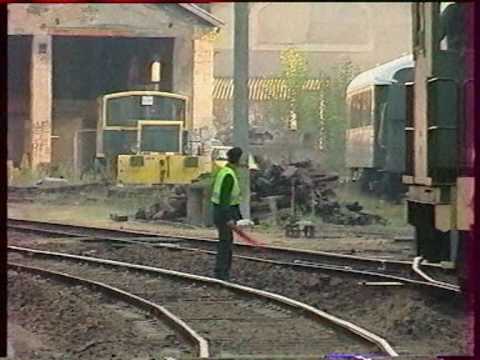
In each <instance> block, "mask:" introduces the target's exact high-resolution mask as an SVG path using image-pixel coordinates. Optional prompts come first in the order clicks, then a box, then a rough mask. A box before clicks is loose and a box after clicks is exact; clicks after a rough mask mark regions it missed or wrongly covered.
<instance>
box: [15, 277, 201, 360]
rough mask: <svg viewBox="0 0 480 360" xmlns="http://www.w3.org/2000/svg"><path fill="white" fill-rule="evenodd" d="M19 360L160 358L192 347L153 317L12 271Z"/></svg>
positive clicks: (182, 353) (88, 292)
mask: <svg viewBox="0 0 480 360" xmlns="http://www.w3.org/2000/svg"><path fill="white" fill-rule="evenodd" d="M8 295H9V299H8V314H9V315H8V316H9V319H8V320H9V342H10V348H11V351H12V352H13V354H12V353H11V354H10V356H11V357H12V358H15V359H136V360H147V359H148V360H150V359H156V358H158V359H160V358H164V357H166V356H179V355H180V356H191V351H192V349H190V346H188V345H185V343H184V341H183V340H181V339H180V338H178V336H177V335H175V333H174V332H173V331H172V330H170V329H169V328H168V327H167V326H166V325H165V324H163V323H162V322H160V321H159V320H157V319H155V318H152V316H151V315H149V314H147V313H145V312H143V311H141V310H138V309H137V308H135V307H132V306H130V305H127V304H125V303H122V302H116V301H112V300H111V299H109V298H107V297H105V296H103V295H101V294H99V293H96V292H93V291H91V290H89V289H88V288H84V287H81V286H75V287H72V286H68V285H65V284H63V283H60V282H57V281H52V280H46V279H45V278H43V277H39V276H35V275H32V274H28V273H23V272H16V271H12V270H10V271H9V272H8Z"/></svg>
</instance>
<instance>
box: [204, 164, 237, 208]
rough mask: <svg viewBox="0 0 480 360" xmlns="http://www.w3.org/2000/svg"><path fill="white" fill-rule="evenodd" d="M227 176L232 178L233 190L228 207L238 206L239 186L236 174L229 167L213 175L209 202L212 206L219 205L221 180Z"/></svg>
mask: <svg viewBox="0 0 480 360" xmlns="http://www.w3.org/2000/svg"><path fill="white" fill-rule="evenodd" d="M227 175H232V177H233V188H232V195H231V197H230V205H240V201H241V198H240V184H239V182H238V178H237V174H236V173H235V171H234V170H233V169H232V168H231V167H229V166H224V167H222V168H221V169H220V170H218V172H217V174H216V175H215V182H214V183H213V191H212V197H211V199H210V200H211V201H212V202H213V203H214V204H217V205H219V204H220V192H221V191H222V184H223V180H224V179H225V176H227Z"/></svg>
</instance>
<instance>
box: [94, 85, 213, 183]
mask: <svg viewBox="0 0 480 360" xmlns="http://www.w3.org/2000/svg"><path fill="white" fill-rule="evenodd" d="M186 102H187V98H186V97H184V96H182V95H178V94H172V93H165V92H160V91H150V90H148V91H147V90H145V91H125V92H119V93H113V94H107V95H104V96H102V97H101V99H100V101H99V117H98V126H97V160H99V161H101V162H102V163H103V166H104V167H105V169H106V171H107V176H108V177H109V178H110V179H116V180H117V181H119V182H122V183H124V184H139V185H140V184H141V185H143V184H145V185H148V184H155V183H188V182H190V181H191V179H192V178H195V177H197V176H198V173H200V172H202V171H203V170H202V169H203V167H205V164H204V162H205V161H204V160H205V159H204V158H203V157H193V156H186V155H185V154H186V152H187V149H186V146H187V141H186V140H187V139H186V134H187V131H188V130H189V129H188V123H187V122H186V116H185V114H186V105H187V104H186ZM200 163H201V164H200Z"/></svg>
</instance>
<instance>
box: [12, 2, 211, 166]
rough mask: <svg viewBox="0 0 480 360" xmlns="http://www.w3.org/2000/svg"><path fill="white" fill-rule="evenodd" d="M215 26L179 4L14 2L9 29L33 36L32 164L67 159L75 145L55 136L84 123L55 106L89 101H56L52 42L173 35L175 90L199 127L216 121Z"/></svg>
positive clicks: (92, 78)
mask: <svg viewBox="0 0 480 360" xmlns="http://www.w3.org/2000/svg"><path fill="white" fill-rule="evenodd" d="M212 31H215V28H214V27H213V26H211V25H208V24H207V23H206V22H204V21H203V20H199V18H197V17H196V16H195V15H193V14H192V13H190V12H188V11H186V10H184V9H182V8H181V7H180V6H178V5H177V4H160V5H159V4H151V5H148V4H134V5H132V4H124V5H110V4H69V5H60V4H55V5H46V4H10V5H9V6H8V34H9V35H33V41H32V43H33V46H32V51H31V53H30V54H27V56H30V57H31V63H32V72H31V73H32V76H31V79H30V81H29V83H30V86H31V99H32V101H31V111H30V113H31V114H32V116H31V119H29V120H28V121H27V123H31V128H32V133H31V136H29V137H30V142H31V144H30V147H31V160H32V165H33V166H37V165H39V164H41V163H50V162H51V161H52V159H53V160H55V159H62V161H63V160H65V159H64V158H65V157H66V155H65V154H67V153H66V152H64V151H63V149H64V148H65V147H70V145H71V141H67V142H66V143H65V142H64V141H63V140H62V141H56V144H55V136H62V135H63V138H66V136H65V134H62V132H65V131H69V130H68V129H70V128H71V127H72V126H73V128H75V129H77V128H78V126H80V125H79V124H80V123H82V122H81V121H80V120H78V119H77V118H78V114H77V116H74V115H75V114H71V113H69V112H64V113H62V114H58V111H55V112H53V111H52V109H53V108H55V109H56V110H58V109H59V108H61V107H62V106H60V105H61V103H62V101H67V102H68V101H75V100H78V101H79V102H81V101H84V100H85V99H80V98H77V99H75V98H68V99H66V98H62V99H61V101H60V102H59V103H58V104H57V100H58V99H57V98H56V95H55V91H52V88H53V87H52V84H53V82H54V81H55V79H54V76H56V73H55V71H54V69H55V63H56V62H57V59H56V56H55V54H52V52H53V51H52V48H53V45H52V44H53V43H55V39H56V38H58V37H65V36H68V37H69V38H70V39H72V42H71V47H72V49H75V42H76V40H78V39H85V37H90V38H92V37H93V38H97V39H101V38H104V39H105V38H129V39H131V40H132V41H135V39H145V38H150V39H152V41H155V39H159V41H161V39H165V38H170V39H174V42H173V51H172V52H173V54H172V56H171V58H170V59H171V60H170V61H171V62H172V63H173V69H172V66H171V65H172V64H168V65H170V66H169V67H170V69H171V70H170V71H171V74H169V75H171V76H170V77H169V78H171V84H172V91H173V92H176V93H179V94H181V95H185V96H187V97H188V99H189V103H188V108H187V123H188V125H189V126H190V127H192V128H196V127H205V126H207V127H211V125H212V124H211V123H212V107H213V105H212V100H211V95H209V94H211V87H212V84H213V52H212V50H211V44H209V42H210V41H211V40H210V39H209V38H208V37H207V38H205V36H206V35H208V34H210V33H211V32H212ZM139 41H140V40H139ZM69 46H70V45H69ZM152 51H153V50H152ZM93 55H94V54H92V56H93ZM107 55H108V54H107ZM112 56H113V55H112ZM115 56H118V55H115ZM122 57H124V54H123V53H122ZM172 58H173V60H172ZM95 71H97V72H98V71H101V70H99V69H96V70H95ZM87 72H88V71H87ZM75 73H76V72H73V74H72V72H69V76H75ZM79 76H81V77H82V78H84V80H82V81H86V82H88V81H90V82H94V81H98V79H97V77H96V76H95V72H94V71H92V72H91V73H90V74H89V75H88V76H86V75H85V74H82V75H79ZM77 80H78V79H77ZM67 83H68V82H67ZM81 84H83V83H81ZM77 87H78V86H77ZM205 94H208V95H205ZM97 95H101V94H93V95H92V96H91V99H90V100H91V101H94V99H95V96H97ZM197 97H198V98H197ZM57 105H59V106H57ZM73 107H75V105H73ZM52 117H53V118H54V119H53V120H55V119H57V120H58V119H62V121H61V123H62V125H61V126H58V127H56V126H55V123H57V124H60V122H59V121H57V122H55V121H52ZM65 121H66V122H69V121H71V122H72V124H71V125H72V126H64V125H65V124H63V123H64V122H65ZM89 127H91V126H90V125H89ZM62 129H63V130H62ZM65 129H67V130H65ZM52 135H53V136H54V137H53V140H52ZM67 137H68V136H67ZM52 142H53V152H55V151H57V152H62V154H52ZM59 149H60V150H59ZM26 152H29V151H28V150H26ZM67 157H68V156H67Z"/></svg>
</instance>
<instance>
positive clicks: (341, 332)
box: [9, 246, 397, 357]
mask: <svg viewBox="0 0 480 360" xmlns="http://www.w3.org/2000/svg"><path fill="white" fill-rule="evenodd" d="M9 252H11V254H10V255H9V259H10V261H11V262H12V263H10V264H9V266H11V267H13V268H16V269H17V270H24V271H33V272H36V273H40V274H42V275H46V276H55V277H57V278H58V277H60V278H61V279H62V280H67V281H69V282H71V281H73V282H77V283H78V282H82V283H84V284H87V285H89V286H94V287H95V288H97V289H98V288H100V289H102V291H107V292H109V293H114V294H116V296H122V297H123V298H124V299H127V300H128V301H129V302H134V303H136V304H137V305H140V306H142V307H145V308H147V309H149V310H150V311H152V312H154V313H156V314H161V315H162V316H166V317H167V318H168V319H169V321H170V322H171V323H172V324H174V325H175V326H176V328H177V329H179V331H180V332H181V333H182V335H183V336H184V337H185V338H187V339H190V343H193V344H195V346H196V348H197V351H198V355H199V356H200V357H208V356H227V357H228V356H237V355H239V356H243V355H245V356H248V355H265V356H266V355H268V356H275V355H277V354H278V355H292V356H293V355H294V356H297V357H298V356H305V355H317V356H318V354H328V353H331V352H338V351H344V352H350V353H357V354H358V353H363V354H368V353H369V354H372V353H376V354H378V355H389V356H397V353H396V352H395V350H394V349H393V348H392V347H391V346H390V344H389V343H388V342H387V341H386V340H385V339H383V338H381V337H379V336H377V335H375V334H373V333H371V332H369V331H367V330H365V329H362V328H360V327H358V326H356V325H354V324H352V323H349V322H347V321H344V320H341V319H339V318H336V317H334V316H332V315H330V314H327V313H326V312H324V311H320V310H318V309H316V308H314V307H311V306H309V305H306V304H304V303H301V302H298V301H295V300H293V299H290V298H287V297H284V296H280V295H277V294H274V293H271V292H267V291H262V290H257V289H253V288H250V287H246V286H241V285H237V284H233V283H229V282H224V281H220V280H216V279H212V278H207V277H203V276H198V275H193V274H187V273H182V272H177V271H172V270H166V269H161V268H156V267H150V266H142V265H138V264H132V263H126V262H119V261H112V260H107V259H101V258H92V257H86V256H79V255H73V254H66V253H58V252H51V251H41V250H35V249H29V248H20V247H13V246H10V247H9ZM13 262H14V263H13ZM78 274H82V278H79V277H78ZM156 304H161V306H160V305H156ZM202 339H204V340H203V341H202ZM202 344H203V345H202Z"/></svg>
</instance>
